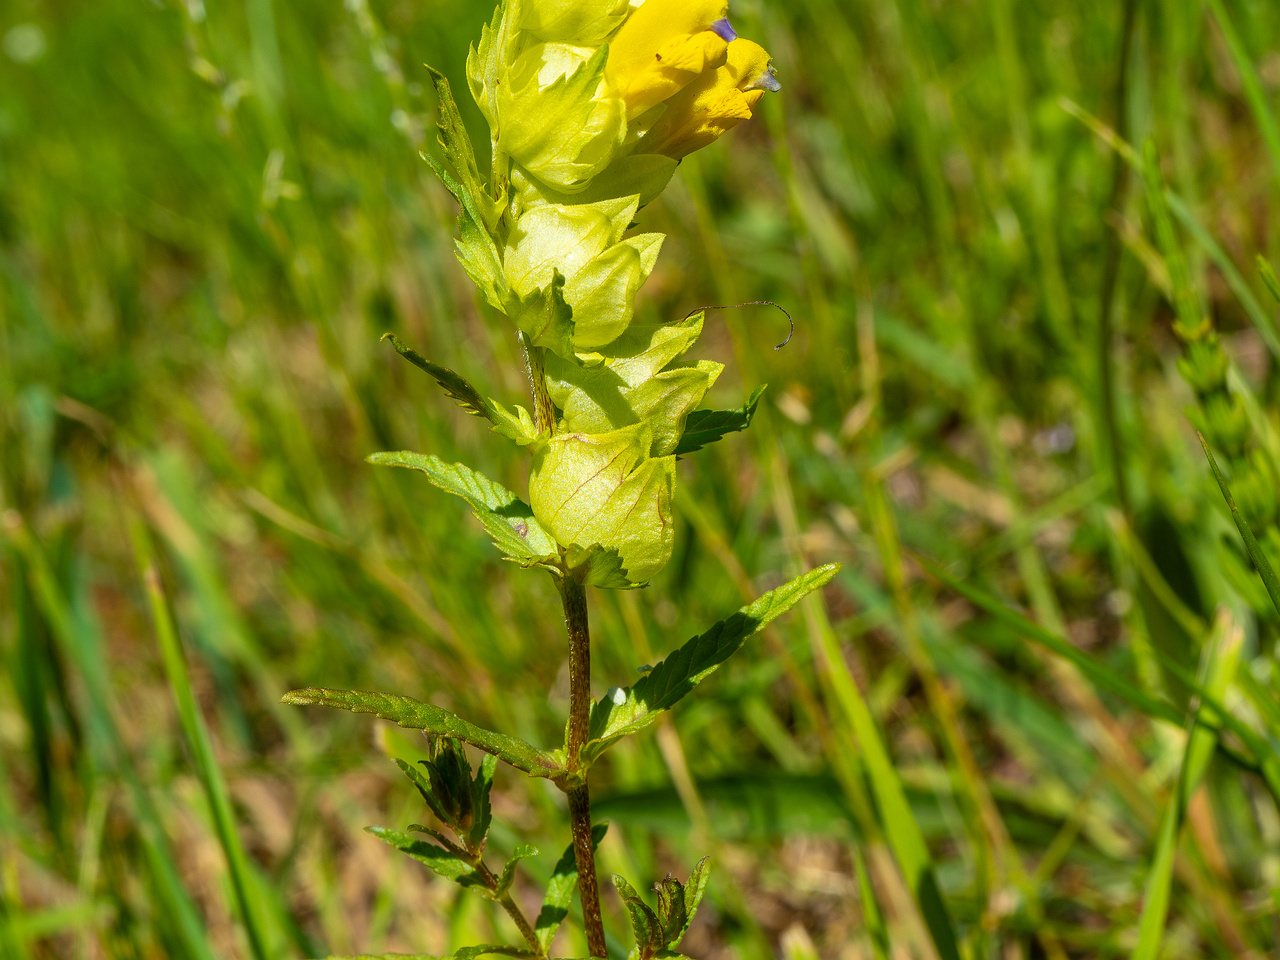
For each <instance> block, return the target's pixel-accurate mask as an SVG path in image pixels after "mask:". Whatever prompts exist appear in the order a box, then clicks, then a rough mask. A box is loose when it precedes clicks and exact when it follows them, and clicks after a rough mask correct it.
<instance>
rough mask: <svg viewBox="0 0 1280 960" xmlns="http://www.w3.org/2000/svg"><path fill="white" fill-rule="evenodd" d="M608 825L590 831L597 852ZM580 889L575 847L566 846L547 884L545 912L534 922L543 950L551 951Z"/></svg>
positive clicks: (544, 903)
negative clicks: (553, 941) (553, 942)
mask: <svg viewBox="0 0 1280 960" xmlns="http://www.w3.org/2000/svg"><path fill="white" fill-rule="evenodd" d="M608 829H609V825H608V824H607V823H597V824H596V825H595V826H593V827H592V828H591V849H592V850H593V851H594V850H595V848H596V847H598V846H600V841H601V840H602V839H604V835H605V831H607V830H608ZM577 886H578V860H577V857H576V856H575V855H574V850H573V844H569V846H567V847H565V851H564V853H563V854H562V855H561V856H560V859H559V861H558V862H557V863H556V866H555V869H554V870H552V871H551V879H550V880H549V881H547V893H546V897H545V898H544V899H543V901H542V909H541V910H540V911H539V912H538V919H537V920H536V921H535V922H534V925H533V930H534V933H535V934H536V935H537V937H538V943H540V944H541V945H542V949H543V951H544V952H545V951H547V950H549V949H551V941H552V940H554V939H555V935H556V931H557V930H559V929H560V924H561V923H562V922H563V921H564V918H565V917H566V916H568V914H569V905H570V904H571V903H573V891H574V890H575V889H576V888H577Z"/></svg>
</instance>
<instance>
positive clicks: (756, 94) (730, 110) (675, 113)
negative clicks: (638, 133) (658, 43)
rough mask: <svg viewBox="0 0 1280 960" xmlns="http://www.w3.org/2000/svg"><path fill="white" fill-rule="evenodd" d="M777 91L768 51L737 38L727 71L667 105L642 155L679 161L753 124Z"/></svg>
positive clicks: (704, 78)
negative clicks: (768, 94) (762, 103)
mask: <svg viewBox="0 0 1280 960" xmlns="http://www.w3.org/2000/svg"><path fill="white" fill-rule="evenodd" d="M641 9H643V8H641ZM778 89H779V84H778V80H777V78H776V77H775V76H774V74H773V67H772V66H771V65H770V63H769V54H768V52H767V51H766V50H765V49H764V48H763V47H762V46H760V45H759V44H757V43H752V42H751V41H750V40H744V39H741V38H738V39H735V40H734V41H733V42H731V43H730V44H729V54H728V59H727V62H726V63H725V65H724V66H722V67H720V68H719V69H718V70H714V71H709V72H707V73H705V74H703V75H702V76H700V77H698V78H697V79H696V80H694V81H693V82H692V83H690V84H688V85H687V86H686V87H685V88H684V89H683V90H681V91H680V92H679V93H677V94H676V95H675V96H673V97H671V99H669V100H668V101H667V105H666V110H664V111H663V113H662V116H661V117H660V118H659V119H658V121H657V123H655V124H654V125H653V127H652V128H651V129H650V130H649V132H648V134H646V135H645V137H644V139H643V140H642V141H641V146H640V147H639V150H641V151H643V152H644V153H660V154H664V155H666V156H668V157H671V158H672V159H674V160H679V159H680V158H681V157H684V156H687V155H688V154H690V153H693V151H695V150H701V149H702V148H703V147H705V146H707V144H709V143H713V142H714V141H715V140H717V139H718V138H719V137H720V136H721V135H722V134H723V133H725V132H726V131H728V130H730V129H731V128H733V127H735V126H737V125H738V124H739V123H741V122H742V121H743V120H747V119H750V117H751V108H752V107H754V106H755V105H756V103H758V102H759V100H760V98H761V97H763V96H764V94H765V91H766V90H769V91H775V90H778Z"/></svg>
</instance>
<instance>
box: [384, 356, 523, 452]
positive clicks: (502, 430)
mask: <svg viewBox="0 0 1280 960" xmlns="http://www.w3.org/2000/svg"><path fill="white" fill-rule="evenodd" d="M382 339H383V340H390V341H391V345H392V346H393V347H395V348H396V352H397V353H398V354H400V356H402V357H404V358H405V359H406V360H408V361H409V362H410V363H412V364H413V365H414V366H415V367H417V368H418V369H420V370H425V371H426V372H427V373H429V374H430V375H431V377H432V378H433V379H434V380H435V381H436V383H438V384H439V385H440V387H441V388H442V389H443V390H444V392H445V393H447V394H448V395H449V396H450V397H451V398H452V399H453V400H454V401H455V402H456V403H457V404H458V406H460V407H462V408H463V409H464V410H466V411H467V413H469V414H471V415H472V416H475V417H484V418H485V419H486V420H488V421H489V423H490V424H492V430H493V432H494V433H496V434H498V435H499V436H503V437H506V438H507V439H508V440H513V441H515V442H516V443H518V444H520V445H521V446H525V447H527V446H530V445H532V444H534V443H537V442H538V441H539V440H540V439H541V438H542V434H541V433H540V432H539V430H538V428H537V426H535V425H534V422H533V417H532V416H531V415H530V414H529V411H528V410H526V409H525V408H524V407H522V406H519V405H518V404H517V405H516V407H515V409H514V410H508V409H507V408H506V407H505V406H503V405H502V404H501V403H499V402H498V401H497V400H494V399H493V398H491V397H483V396H481V395H480V392H479V391H478V390H476V388H475V387H473V386H472V385H471V384H470V383H468V382H467V380H466V379H465V378H463V377H461V376H459V375H458V374H456V373H454V372H453V371H452V370H450V369H449V368H448V367H442V366H440V364H438V363H432V362H431V361H430V360H428V359H427V358H426V357H424V356H422V355H421V354H419V353H417V352H416V351H415V350H414V349H413V348H412V347H410V346H409V345H408V344H406V343H404V341H402V340H401V339H400V338H399V337H397V336H396V335H395V334H394V333H384V334H383V335H382Z"/></svg>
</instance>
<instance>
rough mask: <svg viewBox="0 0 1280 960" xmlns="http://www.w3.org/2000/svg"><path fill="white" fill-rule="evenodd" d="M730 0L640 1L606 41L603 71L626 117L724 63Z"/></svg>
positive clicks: (677, 90) (640, 111) (658, 101)
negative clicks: (620, 102)
mask: <svg viewBox="0 0 1280 960" xmlns="http://www.w3.org/2000/svg"><path fill="white" fill-rule="evenodd" d="M728 12H729V4H728V0H642V2H641V3H640V4H639V6H637V7H636V8H635V9H634V10H633V11H632V13H631V16H629V17H628V18H627V20H626V22H625V23H624V24H623V25H622V28H621V29H620V30H618V32H617V34H616V35H615V36H614V38H613V40H612V41H611V42H610V44H609V62H608V65H607V66H606V68H605V76H606V78H607V79H608V80H609V83H610V84H611V85H612V87H613V90H614V92H615V94H616V95H617V96H619V97H621V98H622V100H623V101H624V102H625V103H626V105H627V119H628V120H630V119H632V118H633V117H636V116H639V115H640V114H642V113H644V112H645V111H646V110H648V109H650V108H651V107H655V106H657V105H658V104H660V103H662V102H663V101H664V100H666V99H668V98H669V97H671V96H672V95H673V94H675V93H678V92H679V91H680V90H681V89H683V88H684V87H685V86H687V85H688V84H689V83H691V82H693V81H694V80H695V79H697V78H698V77H699V76H702V75H703V74H704V73H706V72H707V71H710V70H714V69H716V68H717V67H720V66H723V65H724V63H725V60H726V59H727V57H728V49H729V41H730V40H732V39H733V37H734V33H733V30H732V29H731V28H730V27H729V21H728V20H727V19H726V16H727V14H728Z"/></svg>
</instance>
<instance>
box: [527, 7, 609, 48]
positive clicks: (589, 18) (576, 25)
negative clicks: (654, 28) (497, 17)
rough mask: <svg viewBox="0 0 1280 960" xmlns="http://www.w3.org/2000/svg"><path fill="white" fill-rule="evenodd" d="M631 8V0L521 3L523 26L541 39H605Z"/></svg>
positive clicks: (583, 41)
mask: <svg viewBox="0 0 1280 960" xmlns="http://www.w3.org/2000/svg"><path fill="white" fill-rule="evenodd" d="M629 12H630V3H629V2H628V0H543V2H540V3H522V4H520V29H521V30H527V31H528V32H529V33H530V34H532V35H533V36H535V37H538V38H539V39H541V40H562V41H564V42H566V43H577V44H589V45H595V44H600V43H604V42H605V41H606V40H608V39H609V36H610V35H611V34H612V33H613V32H614V31H615V30H617V29H618V27H620V26H622V21H623V20H625V19H626V17H627V14H628V13H629Z"/></svg>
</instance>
